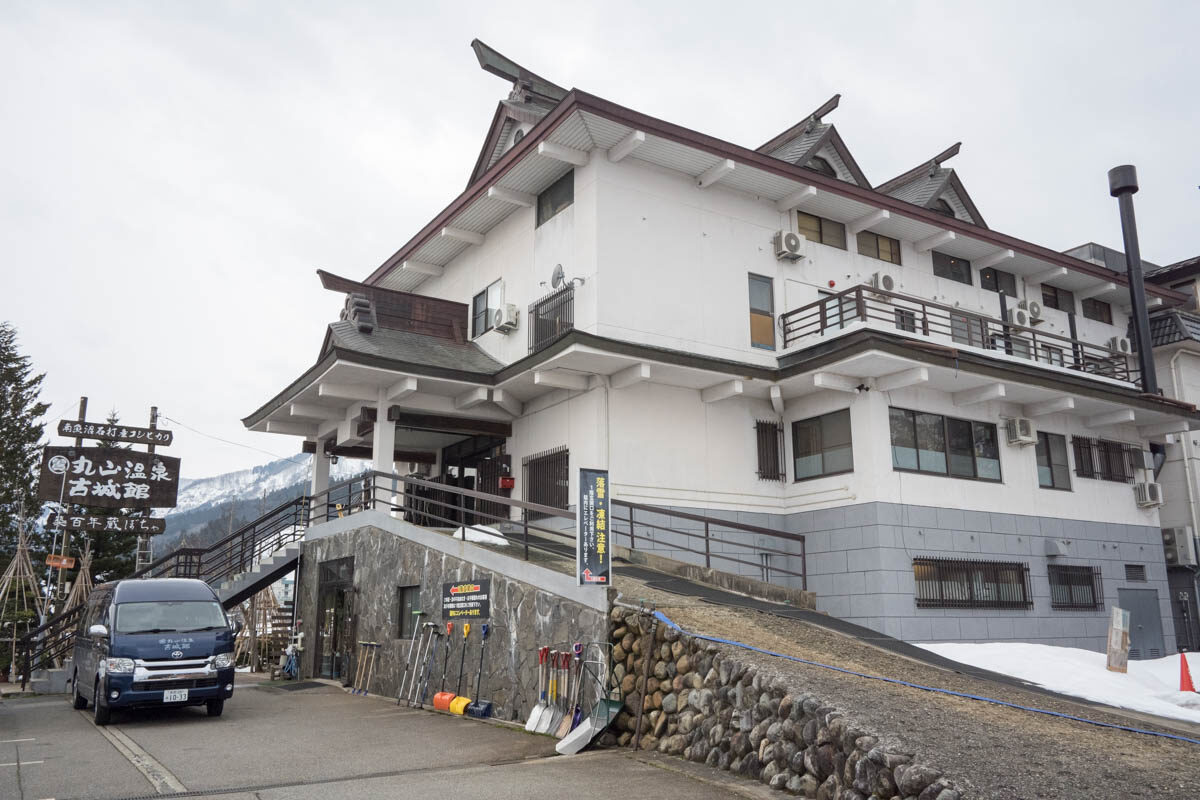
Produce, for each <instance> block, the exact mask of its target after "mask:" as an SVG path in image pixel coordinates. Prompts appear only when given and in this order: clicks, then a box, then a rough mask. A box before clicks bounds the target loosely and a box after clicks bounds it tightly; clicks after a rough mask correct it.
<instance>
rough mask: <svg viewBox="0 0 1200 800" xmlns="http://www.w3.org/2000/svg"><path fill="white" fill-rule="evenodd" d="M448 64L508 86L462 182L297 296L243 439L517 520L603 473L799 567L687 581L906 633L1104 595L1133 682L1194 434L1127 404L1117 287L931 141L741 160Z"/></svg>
mask: <svg viewBox="0 0 1200 800" xmlns="http://www.w3.org/2000/svg"><path fill="white" fill-rule="evenodd" d="M475 47H476V52H477V54H478V56H479V59H480V63H481V65H482V66H483V67H484V68H485V69H487V70H488V71H490V72H493V73H495V74H497V75H501V76H502V77H504V78H506V79H507V80H508V81H509V82H510V83H511V85H512V89H511V92H510V93H509V94H508V96H507V97H506V98H505V99H503V100H501V101H500V103H499V105H498V106H497V109H496V113H495V117H494V119H493V123H492V125H491V127H490V129H489V130H488V131H487V133H486V136H485V139H484V144H483V147H482V149H481V152H480V154H479V156H478V160H477V161H476V163H475V167H474V170H473V172H472V174H471V177H470V182H469V185H468V186H467V188H466V189H465V190H464V191H463V193H462V194H461V195H459V196H458V197H457V198H455V199H454V200H453V202H451V203H450V204H449V205H448V206H447V207H446V208H445V209H444V210H443V211H442V212H441V213H439V214H438V215H437V216H436V217H435V218H433V219H432V220H430V222H429V223H428V224H427V225H426V226H425V227H424V228H422V229H421V230H420V231H418V232H416V233H415V235H414V236H413V237H412V238H411V239H410V240H409V241H408V242H407V243H405V244H404V245H403V246H402V247H400V249H399V250H398V251H397V252H396V253H395V254H394V255H392V256H391V257H390V258H388V259H387V260H386V261H384V262H383V263H382V264H381V265H380V266H379V267H378V268H377V269H375V270H374V271H372V272H371V273H370V274H369V275H366V276H365V277H364V278H363V279H362V280H361V281H351V280H345V279H340V278H336V277H334V276H330V275H327V274H323V275H322V278H323V280H324V282H325V285H326V286H327V287H328V288H331V289H334V290H336V291H340V292H345V293H347V295H348V302H347V311H346V313H345V314H343V319H342V320H340V321H338V322H335V323H333V324H332V325H330V326H329V329H328V332H327V334H326V338H325V342H324V344H323V346H322V348H321V351H320V354H319V358H318V360H317V362H316V363H315V364H314V366H313V367H312V368H311V369H309V370H308V371H306V372H305V373H304V374H303V375H301V376H300V377H298V378H297V380H296V381H295V382H293V383H292V384H291V385H290V386H288V387H286V388H285V389H283V390H282V391H281V392H280V393H279V394H278V395H277V396H276V397H274V398H273V399H271V400H270V401H269V402H267V403H266V404H264V405H263V406H262V407H261V408H260V409H258V410H257V411H255V412H254V413H253V414H251V415H250V416H249V417H247V418H246V419H245V424H246V425H247V426H248V427H249V428H250V429H252V430H258V431H266V432H277V433H281V434H286V435H292V436H301V437H304V439H305V441H306V443H307V448H308V449H309V450H310V451H312V450H316V451H318V452H320V453H325V454H346V455H362V454H367V453H370V454H371V456H372V457H373V458H374V460H375V466H376V469H380V470H385V471H392V470H396V471H400V472H409V471H411V470H423V471H427V472H428V474H430V475H433V476H439V475H440V476H442V477H443V478H445V479H450V480H456V481H461V480H465V479H466V478H467V477H468V476H469V477H470V478H471V479H472V481H474V483H473V484H472V485H474V486H475V487H476V488H481V489H487V490H491V491H499V489H498V488H497V487H498V486H499V484H498V483H497V482H496V480H495V478H496V476H497V475H499V474H503V473H505V472H510V473H511V475H512V477H513V478H515V487H514V488H513V489H512V496H514V497H517V498H523V499H527V500H531V501H536V502H539V503H544V504H548V505H566V504H567V503H568V502H569V498H571V497H573V495H574V491H575V486H574V482H575V480H576V474H577V469H578V468H579V467H598V468H607V469H609V470H610V472H611V481H612V486H613V490H614V496H616V497H618V498H620V499H623V500H626V501H630V502H635V503H642V504H646V505H652V506H658V507H662V508H669V509H675V510H683V511H690V512H696V513H701V514H707V515H711V516H718V517H725V518H733V519H737V520H740V521H742V522H748V523H752V524H754V525H757V526H760V527H763V528H769V529H772V530H776V531H783V532H788V533H794V534H802V535H803V536H804V537H805V548H806V558H805V559H804V562H805V563H803V565H801V564H800V561H801V559H800V558H799V554H798V550H796V549H795V548H794V547H793V546H791V545H789V547H788V548H785V549H788V550H789V552H792V553H793V555H792V556H784V555H781V554H780V553H778V552H774V553H768V552H766V551H765V550H759V549H758V548H765V547H767V545H766V544H765V542H766V541H767V540H766V539H763V540H761V541H760V540H759V539H758V538H757V537H756V536H754V535H751V534H744V535H743V537H742V539H741V540H740V541H739V542H738V544H737V545H736V546H732V545H722V546H721V549H722V550H724V551H725V552H729V551H731V550H733V551H736V552H737V553H738V555H739V560H738V561H734V562H729V563H731V564H732V565H733V566H728V565H726V566H722V565H721V564H720V563H719V562H714V563H713V566H714V567H715V568H718V569H726V570H728V571H737V572H744V573H746V574H749V575H753V576H755V577H760V578H765V579H767V580H775V581H780V582H788V583H792V584H794V585H795V584H798V582H800V581H801V580H802V579H801V578H799V577H797V576H796V575H795V574H794V573H798V572H804V573H806V576H807V588H808V589H810V590H812V591H814V592H815V593H816V595H817V605H818V608H819V609H821V610H824V611H826V612H828V613H830V614H832V615H835V616H838V617H842V618H845V619H848V620H852V621H854V622H857V623H859V624H862V625H865V626H868V627H871V628H874V629H876V630H879V631H882V632H884V633H887V634H890V635H893V636H896V637H900V638H903V639H905V640H908V641H930V640H959V641H972V640H1020V641H1040V642H1045V643H1060V644H1066V645H1076V646H1086V647H1091V648H1093V649H1102V648H1103V642H1104V636H1105V631H1106V626H1107V621H1108V616H1109V613H1108V612H1109V610H1110V609H1111V607H1112V606H1114V605H1118V604H1119V605H1121V606H1122V607H1125V608H1128V609H1129V610H1130V611H1131V612H1132V614H1133V618H1134V626H1135V627H1134V642H1133V644H1134V648H1135V651H1136V652H1135V653H1134V656H1135V657H1138V656H1142V657H1147V656H1151V655H1155V654H1165V653H1167V652H1173V650H1174V631H1173V627H1172V625H1171V621H1170V614H1171V611H1170V607H1169V602H1170V599H1169V596H1168V590H1167V572H1166V566H1165V563H1164V560H1163V549H1162V545H1161V536H1160V519H1159V506H1160V505H1161V502H1162V498H1161V491H1160V487H1159V486H1158V485H1157V483H1156V481H1155V470H1154V462H1153V459H1152V458H1150V457H1149V450H1150V447H1151V444H1152V443H1155V442H1158V443H1162V442H1163V441H1164V437H1166V436H1168V435H1170V434H1173V433H1176V432H1179V431H1186V430H1187V429H1188V427H1189V425H1191V424H1195V421H1196V420H1197V419H1200V417H1197V414H1196V411H1195V408H1194V407H1193V406H1190V405H1187V404H1185V403H1181V402H1178V401H1172V400H1170V399H1167V398H1164V397H1161V396H1152V395H1147V394H1143V393H1142V391H1141V389H1140V386H1139V383H1138V375H1137V366H1136V358H1135V357H1133V356H1132V355H1131V349H1130V344H1129V342H1128V341H1127V340H1126V338H1125V337H1126V336H1127V327H1128V326H1127V322H1128V314H1129V308H1128V305H1129V292H1128V286H1127V284H1126V282H1125V281H1126V279H1125V275H1124V273H1123V272H1121V271H1114V270H1112V269H1109V268H1107V267H1105V266H1102V265H1099V264H1096V263H1093V262H1092V261H1087V260H1082V259H1080V258H1076V257H1073V256H1069V255H1066V254H1063V253H1059V252H1055V251H1053V250H1050V249H1048V248H1045V247H1042V246H1040V245H1037V244H1033V243H1030V242H1025V241H1022V240H1020V239H1017V238H1014V237H1012V236H1009V235H1006V234H1003V233H1000V232H998V231H995V230H993V229H991V228H990V227H988V225H987V224H986V223H985V221H984V219H983V217H982V215H981V213H980V211H979V209H978V208H976V206H975V203H974V202H973V201H972V198H971V197H970V196H969V195H968V193H967V191H966V189H965V187H964V185H963V183H962V181H961V180H960V178H959V176H958V175H957V174H956V173H955V171H954V170H953V169H951V168H950V167H948V166H946V162H947V160H948V159H949V158H950V157H952V156H953V155H954V154H955V153H956V152H957V145H956V146H955V147H952V148H950V149H949V150H947V151H945V152H943V153H941V154H939V155H938V156H936V157H934V158H933V159H931V160H929V161H926V162H923V163H921V164H919V165H918V166H916V167H915V168H913V169H912V170H910V171H909V172H906V173H904V174H902V175H900V176H898V177H896V178H893V179H892V180H889V181H886V182H883V183H880V184H878V185H875V186H873V185H872V184H871V182H870V181H869V180H868V179H867V177H866V176H865V175H864V173H863V171H862V169H861V168H860V167H859V165H858V164H857V163H856V162H855V159H854V157H853V155H852V154H851V153H850V151H849V150H848V149H847V147H846V145H845V143H844V142H843V140H842V138H841V136H840V135H839V133H838V131H837V129H836V128H835V127H834V126H833V125H832V124H831V123H830V122H827V121H826V119H825V118H826V117H827V116H829V115H831V114H832V113H833V111H834V109H835V108H836V106H837V98H836V97H835V98H834V99H833V100H831V101H830V102H828V103H826V104H825V105H824V106H822V107H821V108H819V109H817V111H816V112H814V113H813V114H812V115H810V116H808V117H807V118H805V119H804V120H803V121H801V122H800V123H798V124H797V125H796V126H794V127H793V128H791V129H789V130H787V131H784V132H783V133H781V134H779V135H778V136H775V137H774V138H772V139H771V140H770V141H769V142H767V143H766V144H765V145H763V146H761V147H758V148H756V149H750V148H746V147H742V146H739V145H734V144H730V143H728V142H724V141H721V140H719V139H716V138H713V137H711V136H707V135H705V134H703V133H700V132H697V131H693V130H689V129H686V128H683V127H680V126H678V125H674V124H671V123H669V122H665V121H662V120H658V119H654V118H652V117H649V116H646V115H645V114H641V113H638V112H636V111H633V110H631V109H628V108H624V107H622V106H619V105H617V104H615V103H613V102H610V101H608V100H604V99H601V98H599V97H595V96H593V95H589V94H587V93H585V92H582V91H578V90H570V91H568V90H565V89H562V88H560V87H558V86H556V85H554V84H552V83H550V82H549V81H546V80H545V79H542V78H540V77H539V76H537V75H534V74H533V73H530V72H528V71H527V70H524V69H523V68H521V67H520V66H519V65H516V64H513V63H512V62H510V61H508V60H507V59H505V58H503V57H502V56H500V55H499V54H497V53H495V52H494V51H491V50H490V49H489V48H487V47H486V46H484V45H482V44H481V43H476V44H475ZM556 275H558V276H560V277H557V278H556V277H555V276H556ZM1146 288H1147V293H1148V295H1149V297H1150V300H1151V303H1152V305H1155V306H1166V307H1169V306H1172V305H1175V304H1178V303H1180V302H1182V301H1183V299H1184V296H1183V295H1182V294H1180V293H1179V292H1178V291H1176V290H1174V289H1170V288H1167V287H1164V286H1159V285H1153V284H1147V287H1146ZM327 464H328V461H327V459H325V458H320V457H317V458H315V459H314V474H313V483H314V487H313V488H314V492H317V491H321V490H322V489H323V488H324V486H325V482H326V481H327V475H328V467H327ZM647 536H648V537H650V538H653V541H650V538H648V539H647V540H645V541H639V542H638V543H637V546H638V547H639V548H646V547H649V548H652V549H657V551H658V552H659V553H660V554H664V555H668V556H674V557H677V558H681V559H684V560H695V559H696V558H697V556H696V554H695V553H694V552H684V551H683V550H682V547H683V545H681V544H680V543H679V541H677V540H676V539H673V538H672V537H670V536H666V535H662V534H661V533H659V534H653V535H652V534H647ZM617 543H618V544H621V543H622V542H621V540H620V538H618V542H617ZM792 545H794V542H793V543H792ZM770 548H771V549H778V548H780V545H779V544H778V543H774V544H771V545H770ZM756 551H757V552H756ZM701 558H702V557H701Z"/></svg>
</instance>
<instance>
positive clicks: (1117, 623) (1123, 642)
mask: <svg viewBox="0 0 1200 800" xmlns="http://www.w3.org/2000/svg"><path fill="white" fill-rule="evenodd" d="M1107 666H1108V669H1109V670H1111V671H1112V672H1128V671H1129V612H1128V611H1126V610H1125V609H1123V608H1117V607H1116V606H1113V610H1112V618H1111V619H1109V621H1108V664H1107Z"/></svg>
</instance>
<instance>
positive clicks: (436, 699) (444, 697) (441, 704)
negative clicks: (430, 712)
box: [433, 622, 454, 711]
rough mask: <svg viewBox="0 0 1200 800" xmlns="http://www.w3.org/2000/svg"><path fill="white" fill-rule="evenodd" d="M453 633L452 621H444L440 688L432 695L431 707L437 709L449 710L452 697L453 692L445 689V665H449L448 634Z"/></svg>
mask: <svg viewBox="0 0 1200 800" xmlns="http://www.w3.org/2000/svg"><path fill="white" fill-rule="evenodd" d="M453 633H454V623H453V622H447V623H446V657H445V659H444V660H443V661H442V690H441V691H440V692H438V693H437V694H435V695H434V696H433V707H434V708H436V709H437V710H438V711H449V710H450V701H451V700H453V699H454V692H447V691H446V667H448V666H449V665H450V636H451V634H453Z"/></svg>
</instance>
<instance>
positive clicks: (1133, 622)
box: [1117, 589, 1163, 660]
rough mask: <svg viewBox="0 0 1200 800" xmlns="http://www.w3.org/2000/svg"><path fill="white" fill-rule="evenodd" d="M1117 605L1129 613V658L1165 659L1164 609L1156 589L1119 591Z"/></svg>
mask: <svg viewBox="0 0 1200 800" xmlns="http://www.w3.org/2000/svg"><path fill="white" fill-rule="evenodd" d="M1117 605H1119V606H1120V607H1121V608H1123V609H1125V610H1126V611H1128V612H1129V657H1130V658H1131V659H1134V660H1137V659H1142V658H1162V657H1163V630H1162V609H1160V608H1159V607H1158V591H1157V590H1156V589H1117Z"/></svg>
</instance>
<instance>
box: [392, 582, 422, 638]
mask: <svg viewBox="0 0 1200 800" xmlns="http://www.w3.org/2000/svg"><path fill="white" fill-rule="evenodd" d="M420 609H421V587H420V586H397V587H396V611H397V614H398V615H399V619H398V620H396V638H397V639H411V638H413V635H414V634H415V633H416V630H417V617H416V615H415V614H414V613H413V612H414V611H420Z"/></svg>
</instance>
